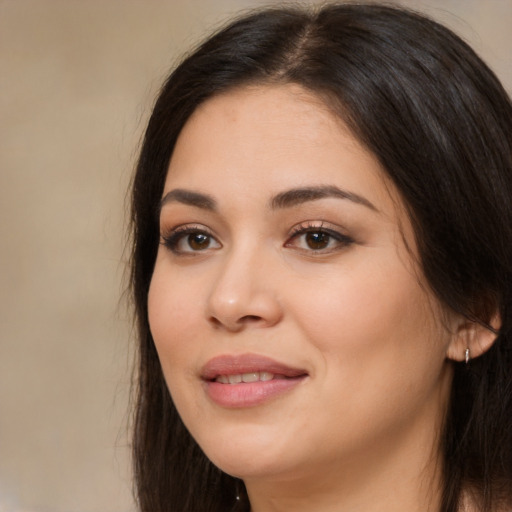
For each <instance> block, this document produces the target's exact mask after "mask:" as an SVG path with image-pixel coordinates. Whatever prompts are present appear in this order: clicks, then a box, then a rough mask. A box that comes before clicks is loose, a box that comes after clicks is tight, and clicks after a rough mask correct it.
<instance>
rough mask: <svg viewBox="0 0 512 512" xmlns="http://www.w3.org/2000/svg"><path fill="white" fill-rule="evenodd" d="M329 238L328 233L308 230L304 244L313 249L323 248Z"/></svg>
mask: <svg viewBox="0 0 512 512" xmlns="http://www.w3.org/2000/svg"><path fill="white" fill-rule="evenodd" d="M330 239H331V235H329V234H328V233H322V232H321V231H318V232H313V231H312V232H309V233H306V235H305V242H306V245H307V246H308V247H309V248H310V249H313V250H315V251H318V250H320V249H325V248H326V247H328V245H329V241H330Z"/></svg>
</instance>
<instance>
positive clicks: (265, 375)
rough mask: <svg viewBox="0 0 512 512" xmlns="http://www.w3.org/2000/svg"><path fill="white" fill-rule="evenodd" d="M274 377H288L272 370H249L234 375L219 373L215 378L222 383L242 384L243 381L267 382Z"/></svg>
mask: <svg viewBox="0 0 512 512" xmlns="http://www.w3.org/2000/svg"><path fill="white" fill-rule="evenodd" d="M274 379H286V377H285V376H284V375H279V374H273V373H270V372H249V373H237V374H234V375H219V376H218V377H217V378H216V379H215V382H220V383H221V384H240V383H241V382H245V383H248V382H267V381H269V380H274Z"/></svg>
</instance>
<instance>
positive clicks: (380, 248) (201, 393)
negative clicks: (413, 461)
mask: <svg viewBox="0 0 512 512" xmlns="http://www.w3.org/2000/svg"><path fill="white" fill-rule="evenodd" d="M160 229H161V244H160V246H159V250H158V256H157V260H156V264H155V269H154V274H153V278H152V282H151V287H150V292H149V320H150V327H151V332H152V335H153V337H154V341H155V345H156V348H157V351H158V355H159V358H160V361H161V365H162V369H163V373H164V375H165V378H166V382H167V385H168V387H169V390H170V392H171V395H172V398H173V400H174V403H175V404H176V407H177V409H178V411H179V413H180V415H181V417H182V419H183V421H184V422H185V424H186V426H187V428H188V429H189V431H190V432H191V434H192V436H193V437H194V438H195V439H196V440H197V442H198V443H199V445H200V446H201V447H202V449H203V450H204V451H205V453H206V455H207V456H208V457H209V458H210V459H211V460H212V461H213V462H214V463H215V464H216V465H218V466H219V467H220V468H221V469H223V470H224V471H226V472H228V473H230V474H232V475H235V476H238V477H242V478H244V479H245V480H246V482H247V481H248V482H250V481H252V480H254V481H256V480H258V479H265V478H270V477H271V478H282V479H283V480H284V479H291V478H295V477H296V478H306V477H308V475H309V476H310V477H311V475H319V474H324V473H326V472H327V471H329V472H330V473H329V474H339V472H340V471H342V470H343V467H351V468H352V470H354V468H356V467H357V464H359V465H360V466H361V464H362V463H363V461H364V462H365V464H367V463H368V461H369V460H370V459H371V458H375V457H385V456H386V453H388V452H389V453H395V454H396V453H402V452H403V453H404V454H405V453H406V452H407V451H409V452H410V453H409V455H410V456H413V455H411V453H416V452H418V451H419V450H418V447H425V448H427V447H428V445H429V444H431V443H432V442H433V438H434V437H435V432H436V429H437V428H438V427H439V422H440V416H441V414H442V411H443V409H444V407H445V402H446V397H447V393H448V390H449V385H450V378H451V377H450V374H449V371H448V370H447V364H446V362H445V358H446V351H447V349H448V346H449V344H450V342H451V336H450V334H449V332H448V329H447V328H446V323H445V322H441V320H440V318H441V316H442V311H441V308H440V306H439V305H438V304H437V302H436V301H435V299H434V298H433V297H432V295H431V293H430V292H429V290H428V286H427V285H426V284H425V283H424V282H422V276H421V272H420V271H419V269H418V268H417V266H416V263H415V261H416V258H415V256H416V255H415V244H414V237H413V234H412V230H411V225H410V223H409V220H408V219H407V216H406V215H405V214H404V211H403V205H402V203H401V201H400V199H399V197H398V194H397V193H396V190H395V189H394V187H393V185H392V184H391V183H390V182H389V181H388V180H387V178H386V177H385V175H384V173H383V171H382V170H381V168H380V166H379V164H378V162H377V161H376V159H375V158H374V157H373V156H372V155H371V154H370V153H369V152H368V151H366V150H365V149H364V148H363V147H362V146H361V145H360V144H359V143H358V142H357V141H356V139H355V138H354V137H353V136H352V135H351V134H350V132H349V131H348V130H347V128H346V127H345V126H344V125H343V123H342V122H341V121H340V120H339V119H337V118H336V117H335V116H334V115H333V114H331V113H330V112H329V111H328V110H327V109H326V108H325V107H324V106H323V105H322V104H321V102H320V101H319V100H318V99H316V98H315V97H314V96H312V95H310V94H309V93H307V92H306V91H304V90H302V89H300V88H299V87H297V86H292V85H287V86H272V87H271V86H261V87H246V88H241V89H239V90H236V91H233V92H229V93H226V94H224V95H220V96H217V97H215V98H213V99H210V100H209V101H207V102H205V103H204V104H203V105H201V106H200V107H199V108H198V109H197V111H196V112H195V113H194V114H193V115H192V117H191V118H190V119H189V121H188V122H187V124H186V125H185V127H184V129H183V130H182V133H181V134H180V137H179V139H178V142H177V145H176V148H175V151H174V154H173V156H172V159H171V162H170V166H169V172H168V176H167V179H166V182H165V190H164V194H163V197H162V203H161V216H160ZM420 451H421V450H420Z"/></svg>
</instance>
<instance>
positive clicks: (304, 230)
mask: <svg viewBox="0 0 512 512" xmlns="http://www.w3.org/2000/svg"><path fill="white" fill-rule="evenodd" d="M353 242H354V240H353V239H352V238H350V237H349V236H347V235H344V234H343V233H340V232H339V231H336V230H334V229H330V228H326V227H324V226H323V224H322V225H319V226H318V225H317V226H315V225H311V224H310V223H308V224H306V225H300V226H297V227H296V228H294V229H293V230H292V234H291V236H290V238H289V239H288V241H287V242H286V244H285V246H286V247H295V248H297V249H300V250H303V251H309V252H316V253H330V252H333V251H336V250H339V249H342V248H344V247H347V246H348V245H350V244H352V243H353Z"/></svg>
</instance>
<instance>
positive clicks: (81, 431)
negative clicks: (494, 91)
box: [0, 0, 512, 512]
mask: <svg viewBox="0 0 512 512" xmlns="http://www.w3.org/2000/svg"><path fill="white" fill-rule="evenodd" d="M273 3H274V4H277V3H280V2H273ZM310 3H314V2H310ZM317 3H318V2H317ZM388 3H390V2H388ZM391 3H392V2H391ZM396 3H402V4H404V5H406V6H409V7H412V8H415V9H418V10H421V11H423V12H426V13H427V14H429V15H431V16H433V17H434V18H436V19H438V20H440V21H441V22H443V23H444V24H446V25H448V26H450V27H451V28H452V29H454V30H455V31H456V32H457V33H459V34H460V35H462V36H463V37H464V38H465V39H466V40H467V41H469V42H470V44H471V45H472V46H473V47H474V48H475V49H476V51H477V52H478V53H479V54H480V55H481V56H482V57H483V58H484V59H485V60H486V61H487V62H488V63H489V64H490V66H491V67H492V68H493V69H494V70H495V72H496V73H497V74H498V76H499V77H500V78H501V79H502V81H503V82H504V84H505V87H506V88H507V90H508V91H509V92H510V91H512V52H511V49H512V31H511V30H510V28H511V27H512V1H510V0H423V1H420V0H417V1H416V0H410V1H402V2H396ZM269 4H272V2H268V1H267V2H264V3H263V2H261V1H257V0H146V1H143V0H137V1H135V0H82V1H80V0H0V66H1V67H0V91H1V95H0V233H1V237H0V512H133V511H134V510H135V508H134V505H133V498H132V483H131V477H130V463H129V433H128V432H129V412H128V399H129V390H130V382H131V363H130V361H131V358H132V351H133V343H134V340H133V333H132V329H131V319H130V314H129V309H128V308H127V305H126V301H125V300H124V298H123V294H124V291H125V288H126V280H125V277H126V261H127V253H126V252H125V243H126V212H127V204H126V194H127V190H128V184H129V180H130V176H131V173H132V169H133V165H134V161H135V158H136V154H137V149H138V145H139V142H140V139H141V134H142V131H143V129H144V124H145V122H146V120H147V117H148V114H149V110H150V107H151V104H152V102H153V100H154V97H155V94H156V91H157V90H158V87H159V85H160V83H161V82H162V79H163V78H164V77H165V76H166V74H167V72H168V70H169V69H170V68H171V67H172V66H173V65H174V64H175V63H176V61H177V59H178V58H179V56H180V55H181V54H183V52H185V51H186V50H187V49H189V48H190V47H191V46H193V45H194V44H195V43H196V42H198V41H199V40H200V39H201V38H203V37H204V35H205V34H207V33H208V32H210V31H211V30H212V29H213V28H216V27H218V26H219V24H220V23H221V22H222V21H223V20H225V19H226V18H228V17H229V16H231V15H232V14H233V13H235V12H238V11H239V10H241V9H246V8H251V7H258V6H262V5H269Z"/></svg>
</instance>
